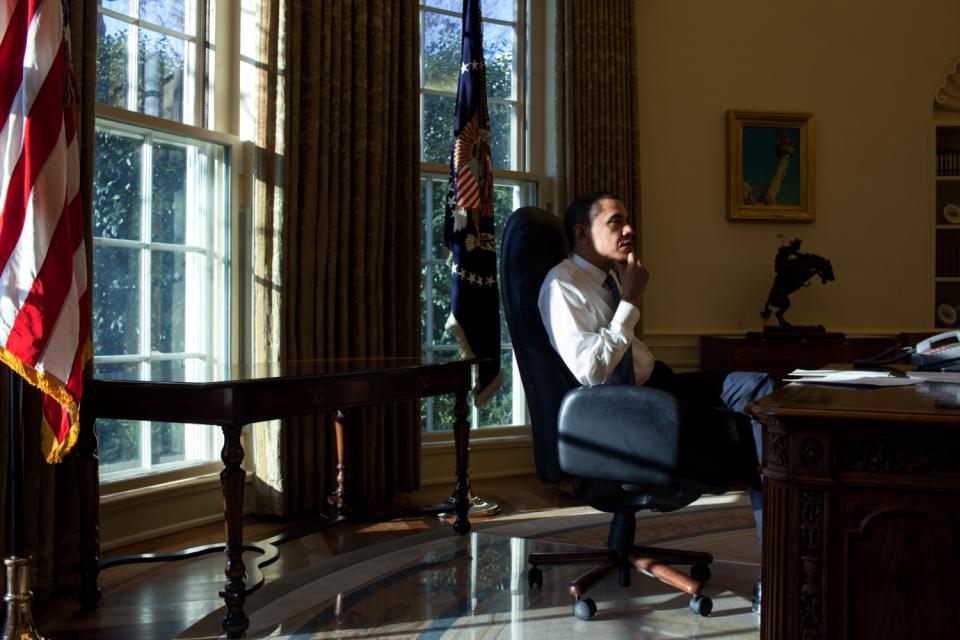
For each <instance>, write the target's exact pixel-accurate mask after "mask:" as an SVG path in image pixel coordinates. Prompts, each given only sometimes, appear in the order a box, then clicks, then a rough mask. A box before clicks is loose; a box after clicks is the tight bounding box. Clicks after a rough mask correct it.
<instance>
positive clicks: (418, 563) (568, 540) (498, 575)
mask: <svg viewBox="0 0 960 640" xmlns="http://www.w3.org/2000/svg"><path fill="white" fill-rule="evenodd" d="M609 521H610V515H609V514H605V513H599V512H596V511H594V510H592V509H590V508H588V507H575V508H568V509H556V510H552V511H550V512H549V516H544V517H540V516H539V515H537V514H534V515H531V514H529V513H528V514H525V515H523V516H518V517H516V518H510V517H507V518H498V519H497V521H495V522H484V521H482V520H476V521H473V525H474V530H473V531H472V532H471V533H470V535H467V536H463V537H455V536H452V535H451V534H450V532H449V530H445V529H432V530H430V531H427V532H424V533H421V534H416V535H413V536H410V537H407V538H404V539H402V540H393V541H389V542H384V543H380V544H374V545H372V546H370V547H365V548H363V549H360V550H357V551H353V552H350V553H345V554H342V555H339V556H335V557H333V558H330V559H327V560H324V561H322V562H319V563H317V564H316V565H313V566H310V567H306V568H303V569H300V570H297V571H294V572H292V573H289V574H287V575H285V576H283V577H281V578H277V579H274V580H268V581H267V583H266V584H264V586H263V587H262V588H261V589H260V590H258V591H257V592H255V593H253V594H252V595H251V596H250V597H248V598H247V601H246V604H245V611H246V612H247V614H248V616H249V617H250V628H249V629H248V632H247V636H246V637H248V638H290V639H295V640H313V639H321V638H391V639H406V638H417V639H423V640H428V639H440V638H449V639H455V638H525V639H538V638H550V639H552V640H556V639H559V638H573V637H580V636H583V635H591V636H594V637H596V638H668V637H669V638H702V637H709V638H755V637H757V636H758V634H759V618H758V616H757V615H755V614H753V613H752V612H751V609H750V597H751V592H752V589H753V583H754V581H755V580H756V578H757V576H758V575H759V548H758V545H757V541H756V533H755V531H754V527H753V513H752V511H751V510H750V507H749V504H748V502H747V500H746V498H745V497H743V496H742V495H738V494H732V495H727V496H716V497H709V498H706V499H703V500H701V501H699V502H697V503H695V504H694V505H691V506H690V507H687V508H685V509H682V510H680V511H676V512H673V513H668V514H656V513H649V512H641V513H640V514H639V515H638V519H637V542H638V543H639V544H653V545H661V546H665V547H673V548H679V549H690V550H702V551H709V552H710V553H712V554H713V555H714V562H713V564H712V565H711V571H712V574H713V576H712V578H711V579H710V581H709V582H708V583H707V587H706V589H705V592H706V593H707V595H709V596H710V597H711V598H712V599H713V613H712V614H711V615H710V616H709V617H707V618H703V617H700V616H696V615H694V614H693V613H692V612H691V611H690V610H689V609H688V602H689V596H687V595H686V594H683V593H679V592H677V591H674V590H673V589H671V588H670V587H668V586H667V585H664V584H662V583H661V582H659V581H658V580H656V579H653V578H648V577H646V576H643V575H641V574H639V573H637V572H634V573H633V574H632V582H631V586H630V587H627V588H620V587H618V586H617V577H616V576H615V575H610V576H608V577H607V578H606V579H604V580H603V581H602V582H601V583H600V584H598V585H597V586H595V587H594V588H593V589H591V590H590V591H589V592H588V594H587V595H589V596H590V597H591V598H593V599H594V600H595V601H596V603H597V609H598V611H597V614H596V615H595V616H594V617H593V618H592V619H591V620H589V621H581V620H578V619H576V618H575V617H574V616H573V613H572V610H573V606H572V605H573V598H572V597H571V596H570V595H568V594H567V584H568V583H569V581H570V580H572V579H573V578H575V577H576V576H578V575H580V574H581V573H583V572H585V571H586V570H587V569H588V568H589V567H590V565H567V566H544V567H543V587H542V588H533V589H531V588H529V587H528V586H527V578H526V571H527V568H528V565H527V562H526V557H527V555H528V554H529V553H531V552H534V551H554V550H572V549H577V548H603V547H605V543H606V536H607V526H608V523H609ZM280 553H281V557H282V555H283V547H280ZM678 568H679V569H681V570H682V571H687V570H688V569H689V567H683V566H681V567H678ZM223 615H224V609H223V608H220V609H218V610H217V611H215V612H213V613H212V614H210V615H208V616H206V617H205V618H203V619H202V620H200V621H199V622H198V623H196V624H195V625H193V626H192V627H190V628H189V629H187V630H186V631H184V632H183V633H182V634H181V635H180V636H178V637H179V638H181V639H187V638H190V639H200V638H216V637H220V622H221V620H222V619H223Z"/></svg>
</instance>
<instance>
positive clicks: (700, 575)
mask: <svg viewBox="0 0 960 640" xmlns="http://www.w3.org/2000/svg"><path fill="white" fill-rule="evenodd" d="M690 577H691V578H693V579H694V580H696V581H697V582H706V581H707V580H709V579H710V565H706V564H695V565H693V566H692V567H690Z"/></svg>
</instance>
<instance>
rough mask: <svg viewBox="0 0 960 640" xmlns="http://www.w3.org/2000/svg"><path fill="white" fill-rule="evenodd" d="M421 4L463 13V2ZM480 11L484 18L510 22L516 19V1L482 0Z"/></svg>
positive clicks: (425, 1)
mask: <svg viewBox="0 0 960 640" xmlns="http://www.w3.org/2000/svg"><path fill="white" fill-rule="evenodd" d="M421 4H424V5H426V6H428V7H436V8H437V9H446V10H448V11H456V12H457V13H460V12H462V11H463V0H421ZM481 9H482V11H483V17H484V18H496V19H497V20H511V21H512V20H516V19H517V1H516V0H483V3H482V4H481Z"/></svg>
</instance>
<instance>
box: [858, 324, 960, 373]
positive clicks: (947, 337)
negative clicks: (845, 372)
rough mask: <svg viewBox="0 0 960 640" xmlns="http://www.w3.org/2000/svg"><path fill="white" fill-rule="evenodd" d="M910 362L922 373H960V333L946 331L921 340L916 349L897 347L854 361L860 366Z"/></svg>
mask: <svg viewBox="0 0 960 640" xmlns="http://www.w3.org/2000/svg"><path fill="white" fill-rule="evenodd" d="M896 362H909V363H910V364H912V365H913V366H915V367H916V368H917V369H919V370H921V371H960V331H946V332H944V333H938V334H937V335H935V336H930V337H929V338H927V339H926V340H921V341H920V342H918V343H917V345H916V346H915V347H896V348H894V349H888V350H887V351H884V352H883V353H880V354H877V355H876V356H874V357H872V358H864V359H862V360H856V361H854V364H855V365H858V366H870V365H883V364H893V363H896Z"/></svg>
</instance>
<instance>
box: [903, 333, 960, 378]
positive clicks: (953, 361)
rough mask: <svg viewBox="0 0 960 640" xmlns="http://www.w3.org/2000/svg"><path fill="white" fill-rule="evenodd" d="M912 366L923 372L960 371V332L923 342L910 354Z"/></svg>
mask: <svg viewBox="0 0 960 640" xmlns="http://www.w3.org/2000/svg"><path fill="white" fill-rule="evenodd" d="M910 364H912V365H914V366H916V367H917V368H918V369H920V370H921V371H960V331H947V332H945V333H938V334H937V335H935V336H931V337H929V338H927V339H926V340H921V341H920V342H919V343H917V346H916V347H914V348H913V353H912V354H910Z"/></svg>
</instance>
